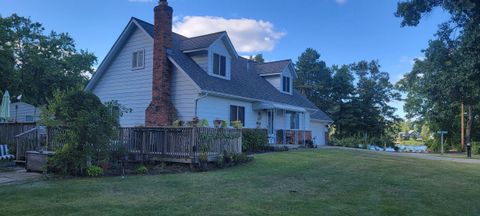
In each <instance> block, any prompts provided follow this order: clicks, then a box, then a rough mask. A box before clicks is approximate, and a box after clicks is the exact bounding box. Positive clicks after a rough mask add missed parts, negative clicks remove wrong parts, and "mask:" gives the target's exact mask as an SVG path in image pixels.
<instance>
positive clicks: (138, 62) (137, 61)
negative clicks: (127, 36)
mask: <svg viewBox="0 0 480 216" xmlns="http://www.w3.org/2000/svg"><path fill="white" fill-rule="evenodd" d="M144 67H145V51H144V50H138V51H135V52H133V54H132V69H142V68H144Z"/></svg>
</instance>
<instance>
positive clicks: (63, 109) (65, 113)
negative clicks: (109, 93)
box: [42, 91, 119, 175]
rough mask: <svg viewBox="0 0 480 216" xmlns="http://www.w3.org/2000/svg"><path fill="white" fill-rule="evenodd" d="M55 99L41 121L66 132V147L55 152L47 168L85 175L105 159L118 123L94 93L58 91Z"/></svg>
mask: <svg viewBox="0 0 480 216" xmlns="http://www.w3.org/2000/svg"><path fill="white" fill-rule="evenodd" d="M55 96H56V97H55V98H56V99H55V100H54V101H52V103H50V104H49V105H48V108H47V111H48V112H45V113H46V114H45V115H42V118H44V119H43V122H44V123H46V125H47V126H50V127H58V126H61V127H62V128H64V129H65V136H64V137H62V138H63V139H64V140H65V145H64V146H63V148H61V149H59V150H57V151H56V153H55V155H54V156H53V158H52V160H51V161H50V167H51V168H53V169H54V170H56V171H57V172H60V173H63V174H70V175H84V174H85V169H86V168H87V167H88V166H89V164H92V163H97V164H98V163H99V161H100V160H105V159H106V154H107V151H108V150H109V149H108V145H109V142H110V140H112V138H113V137H114V135H115V131H117V128H118V127H119V124H118V121H117V119H116V118H115V114H114V113H112V112H111V109H110V107H108V106H106V105H104V104H102V102H101V101H100V99H99V98H98V97H97V96H95V95H94V94H93V93H90V92H84V91H72V92H70V93H59V92H58V91H57V93H56V94H55ZM52 119H54V120H55V121H52Z"/></svg>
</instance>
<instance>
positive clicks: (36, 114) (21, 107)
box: [10, 102, 41, 123]
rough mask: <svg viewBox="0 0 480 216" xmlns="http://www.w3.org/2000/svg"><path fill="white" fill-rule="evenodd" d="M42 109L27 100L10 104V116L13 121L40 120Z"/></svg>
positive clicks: (31, 121)
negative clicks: (26, 101)
mask: <svg viewBox="0 0 480 216" xmlns="http://www.w3.org/2000/svg"><path fill="white" fill-rule="evenodd" d="M40 114H41V110H40V108H38V107H35V106H33V105H31V104H28V103H25V102H16V103H11V104H10V117H11V121H12V122H17V123H33V122H37V121H39V120H40Z"/></svg>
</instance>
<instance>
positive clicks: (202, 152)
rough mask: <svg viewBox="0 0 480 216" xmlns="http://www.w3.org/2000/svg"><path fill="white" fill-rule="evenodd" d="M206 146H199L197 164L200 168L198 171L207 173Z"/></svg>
mask: <svg viewBox="0 0 480 216" xmlns="http://www.w3.org/2000/svg"><path fill="white" fill-rule="evenodd" d="M208 149H209V147H208V144H202V145H200V154H199V155H198V163H199V166H200V170H202V171H207V170H208Z"/></svg>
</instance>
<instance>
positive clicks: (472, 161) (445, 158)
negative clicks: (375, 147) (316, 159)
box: [322, 146, 480, 164]
mask: <svg viewBox="0 0 480 216" xmlns="http://www.w3.org/2000/svg"><path fill="white" fill-rule="evenodd" d="M322 148H330V149H342V150H352V151H364V152H374V153H378V154H385V155H392V156H400V157H414V158H420V159H427V160H440V161H452V162H459V163H469V164H480V160H479V159H467V158H452V157H448V156H441V155H437V154H428V153H404V152H384V151H371V150H367V149H357V148H345V147H337V146H325V147H322Z"/></svg>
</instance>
